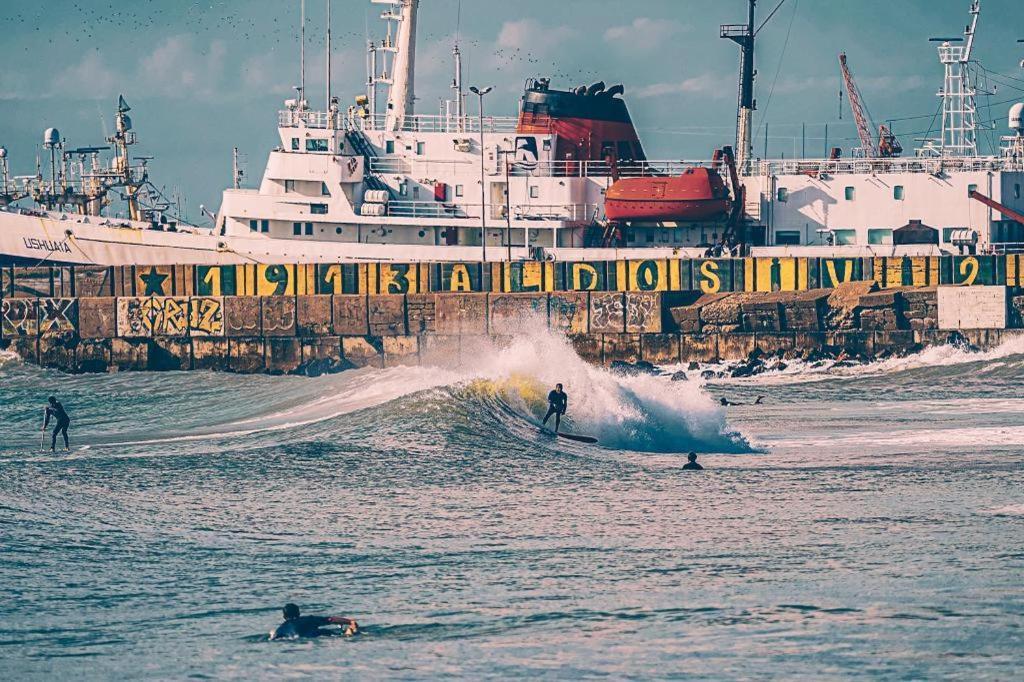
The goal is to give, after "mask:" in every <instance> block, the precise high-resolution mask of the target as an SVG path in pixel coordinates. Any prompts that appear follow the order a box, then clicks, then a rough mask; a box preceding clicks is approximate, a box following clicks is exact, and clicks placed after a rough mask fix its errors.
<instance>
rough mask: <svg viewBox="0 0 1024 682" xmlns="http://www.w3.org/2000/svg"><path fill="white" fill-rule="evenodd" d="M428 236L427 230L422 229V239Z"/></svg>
mask: <svg viewBox="0 0 1024 682" xmlns="http://www.w3.org/2000/svg"><path fill="white" fill-rule="evenodd" d="M426 236H427V232H426V230H420V239H423V238H424V237H426Z"/></svg>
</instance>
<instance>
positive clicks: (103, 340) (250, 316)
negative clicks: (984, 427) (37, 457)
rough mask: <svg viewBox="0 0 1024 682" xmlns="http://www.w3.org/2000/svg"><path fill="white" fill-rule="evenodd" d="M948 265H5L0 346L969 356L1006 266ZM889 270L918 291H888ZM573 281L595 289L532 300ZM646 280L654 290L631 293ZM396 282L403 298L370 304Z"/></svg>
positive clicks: (63, 353)
mask: <svg viewBox="0 0 1024 682" xmlns="http://www.w3.org/2000/svg"><path fill="white" fill-rule="evenodd" d="M963 258H974V259H975V260H974V261H971V260H964V259H963ZM963 258H961V259H960V260H954V259H952V258H949V259H946V258H943V259H938V258H935V259H931V258H922V259H911V258H906V259H898V260H900V261H901V263H900V264H899V267H898V268H897V267H896V266H895V265H893V264H892V263H890V262H889V261H890V260H891V259H846V260H847V261H849V263H850V264H849V265H843V264H840V267H841V268H842V269H841V270H840V271H839V272H841V273H842V275H843V276H842V277H841V279H842V280H844V281H841V282H837V286H835V287H833V288H812V287H811V284H812V283H813V281H814V280H815V279H819V280H820V276H821V273H822V272H825V273H828V272H830V270H831V269H832V268H833V267H835V263H833V262H832V261H837V260H842V259H788V261H791V262H788V261H787V259H740V260H733V261H712V260H707V261H629V262H621V263H607V264H596V265H595V264H566V263H559V264H555V263H524V264H520V263H515V264H512V265H511V266H510V265H509V264H500V263H494V264H488V266H486V267H484V266H481V265H480V264H437V265H426V264H419V265H408V266H400V265H395V264H358V265H351V266H348V265H331V266H302V265H298V266H296V265H291V266H288V265H282V266H230V267H218V268H199V267H193V266H173V267H164V268H160V267H150V266H145V267H135V266H123V267H115V268H104V267H90V268H81V267H76V268H70V267H54V268H48V267H41V268H10V267H6V268H0V275H2V282H0V284H2V290H0V293H2V295H3V299H2V301H0V321H2V325H0V347H2V348H4V349H7V350H12V351H14V352H16V353H17V354H18V355H20V356H21V357H23V358H24V359H25V360H27V361H29V362H34V363H38V364H41V365H43V366H46V367H54V368H57V369H60V370H63V371H67V372H105V371H115V370H189V369H207V370H218V371H232V372H243V373H260V372H270V373H301V374H308V375H316V374H322V373H326V372H336V371H341V370H344V369H348V368H353V367H365V366H373V367H389V366H396V365H408V364H419V363H427V364H435V363H438V362H443V361H450V360H451V359H453V358H458V357H460V355H461V356H463V359H464V360H467V361H471V360H472V357H473V354H474V353H475V352H478V349H479V347H480V341H481V340H483V339H487V338H492V339H497V340H499V341H500V340H501V339H505V338H508V337H510V336H514V335H515V334H517V333H519V332H520V331H521V330H522V329H524V327H525V326H527V325H530V326H532V327H534V328H537V327H540V328H544V327H546V328H548V329H550V330H552V331H554V332H557V333H562V334H565V335H567V336H568V338H569V339H570V340H571V342H572V344H573V345H574V347H575V348H576V350H577V352H579V354H580V355H581V356H582V357H584V358H585V359H587V360H588V361H591V362H594V363H598V364H602V363H603V364H611V363H614V362H624V363H635V362H639V361H646V362H650V363H654V364H659V365H668V364H675V363H690V362H713V361H719V360H743V359H745V358H748V357H751V356H752V355H770V354H778V355H786V356H787V357H797V356H807V355H810V354H813V353H822V352H826V353H831V354H834V355H835V354H843V355H846V356H850V357H857V358H861V359H870V358H873V357H878V356H883V355H888V354H894V353H907V352H912V351H914V350H917V349H920V348H922V347H924V346H928V345H935V344H941V343H946V342H947V341H948V340H949V339H950V336H951V334H953V333H955V334H956V338H957V339H961V340H963V341H965V342H967V343H970V344H973V345H975V346H978V347H982V348H984V347H991V346H993V345H996V344H998V343H1000V342H1001V341H1003V340H1005V339H1006V338H1009V337H1011V336H1014V335H1017V334H1020V333H1022V332H1020V331H1017V329H1018V328H1020V327H1021V317H1022V315H1021V310H1022V308H1024V296H1019V295H1017V292H1018V286H1017V285H1018V281H1017V279H1016V278H1017V277H1018V273H1020V272H1021V270H1020V268H1018V266H1019V265H1021V263H1020V262H1018V257H1017V256H999V257H996V256H990V257H963ZM978 259H983V260H978ZM865 260H867V261H870V262H869V263H867V265H868V267H865V265H866V264H865V263H864V262H863V261H865ZM762 261H767V262H762ZM780 261H787V262H780ZM875 261H882V262H881V263H878V264H876V263H875ZM902 261H907V263H903V262H902ZM917 261H920V262H917ZM712 263H715V264H718V269H717V270H715V272H717V273H723V272H729V273H731V274H730V277H729V279H728V282H729V289H728V290H722V289H723V287H721V286H719V287H717V288H718V289H719V290H718V291H710V292H706V291H705V289H708V288H710V287H708V286H701V282H702V281H703V280H699V279H698V280H694V274H695V273H700V272H701V270H702V268H703V269H704V270H706V271H709V272H710V270H709V269H708V267H709V266H708V264H712ZM855 263H859V265H857V267H854V264H855ZM965 263H966V264H967V265H966V266H964V267H962V266H963V265H964V264H965ZM459 265H462V266H464V270H459V268H458V267H457V266H459ZM580 265H583V266H586V267H584V268H582V269H581V268H578V267H576V266H580ZM876 266H877V267H876ZM916 266H920V267H916ZM589 267H593V268H594V270H595V271H596V272H597V273H598V275H597V276H595V275H594V273H593V272H591V271H590V270H587V269H586V268H589ZM975 267H977V271H976V272H975V271H974V270H973V269H974V268H975ZM801 268H803V273H804V274H803V275H802V274H801ZM559 271H560V272H562V276H561V277H559V276H558V275H557V273H558V272H559ZM609 271H615V275H614V276H613V277H612V278H611V279H609V277H608V273H609ZM962 271H966V272H967V273H968V274H971V273H972V272H974V279H973V281H972V284H970V285H968V284H967V283H966V282H954V283H953V284H952V285H951V286H945V285H943V279H944V276H943V274H942V273H943V272H946V273H948V276H949V277H950V278H953V279H954V280H955V279H956V277H954V273H961V272H962ZM582 272H588V273H589V275H588V277H591V278H590V279H586V278H583V277H582V275H581V274H580V273H582ZM602 272H603V273H604V279H603V281H599V280H600V277H599V275H600V274H601V273H602ZM812 272H817V275H816V276H815V277H811V274H812ZM672 273H675V275H673V274H672ZM684 273H686V274H685V276H684ZM737 273H740V274H737ZM858 273H859V274H860V278H856V277H854V275H855V274H858ZM865 273H867V274H870V275H871V276H870V277H864V275H865ZM847 274H849V275H850V277H846V275H847ZM982 274H984V276H982ZM804 275H806V276H804ZM904 275H906V276H907V278H909V279H911V280H913V279H914V278H915V277H916V278H917V280H918V282H919V286H916V287H915V286H904V285H902V284H900V285H899V286H895V283H897V282H900V283H902V282H903V281H904ZM574 277H575V279H574ZM1011 277H1012V279H1011ZM687 278H688V279H687ZM584 279H586V281H584ZM1000 279H1001V280H1002V282H998V280H1000ZM932 280H934V281H932ZM725 281H726V279H725V278H720V279H719V280H718V282H719V284H721V283H722V282H725ZM1009 281H1012V282H1013V284H1012V285H1008V284H1007V282H1009ZM396 282H398V283H399V284H397V285H396V284H395V283H396ZM573 282H575V283H576V284H579V285H583V284H586V285H587V286H592V287H593V288H592V289H591V290H570V289H568V288H567V289H565V290H551V291H548V290H546V289H548V288H549V284H550V286H552V287H553V286H555V285H559V284H560V285H562V286H565V285H567V284H572V283H573ZM890 282H892V283H893V284H894V286H889V284H890ZM986 282H993V284H992V285H988V286H985V285H984V284H985V283H986ZM597 284H603V286H602V287H601V289H607V288H609V287H608V285H609V284H615V287H612V290H600V289H598V288H597V286H596V285H597ZM652 284H656V285H658V286H657V287H656V288H657V289H658V290H642V289H645V288H648V287H650V285H652ZM662 284H664V286H661V285H662ZM524 285H525V286H529V287H536V289H537V290H535V291H529V292H524V291H521V289H522V288H523V286H524ZM673 285H674V286H673ZM695 285H696V286H695ZM762 285H764V286H763V288H762ZM453 286H454V287H455V288H457V289H463V288H468V289H477V288H483V287H491V288H492V289H496V290H490V291H487V290H483V291H476V290H470V291H461V290H459V291H453V290H452V287H453ZM396 287H397V288H401V289H405V291H403V292H401V293H381V292H382V291H385V292H392V291H393V289H395V288H396ZM616 287H621V290H615V289H616ZM780 289H781V290H780ZM325 290H326V291H328V293H323V292H324V291H325ZM940 291H942V292H944V293H943V294H942V295H941V296H940ZM238 292H242V293H238ZM965 292H966V293H965ZM940 303H941V307H942V308H943V310H941V311H940ZM943 318H945V320H946V321H945V322H944V323H943V324H940V321H942V319H943ZM949 320H953V322H949ZM940 327H944V328H941V329H940ZM954 330H957V331H955V332H954Z"/></svg>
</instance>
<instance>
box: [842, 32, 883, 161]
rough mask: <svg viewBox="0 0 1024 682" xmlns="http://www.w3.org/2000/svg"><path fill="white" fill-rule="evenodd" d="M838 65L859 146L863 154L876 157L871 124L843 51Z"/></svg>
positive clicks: (876, 149)
mask: <svg viewBox="0 0 1024 682" xmlns="http://www.w3.org/2000/svg"><path fill="white" fill-rule="evenodd" d="M839 66H840V67H841V68H842V70H843V82H844V83H845V84H846V94H847V97H848V99H849V100H850V110H851V111H852V112H853V119H854V121H856V123H857V136H858V137H859V138H860V146H861V147H863V149H864V153H865V154H867V155H868V156H871V157H876V156H878V148H877V147H876V146H875V141H874V140H873V139H872V135H871V129H872V127H873V126H872V124H871V123H869V122H868V118H867V116H866V115H865V114H864V105H863V104H862V103H861V98H860V91H859V90H858V89H857V84H856V83H855V82H854V81H853V74H851V73H850V67H849V66H847V65H846V53H845V52H842V53H840V54H839Z"/></svg>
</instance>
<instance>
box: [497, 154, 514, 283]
mask: <svg viewBox="0 0 1024 682" xmlns="http://www.w3.org/2000/svg"><path fill="white" fill-rule="evenodd" d="M505 141H506V142H508V140H507V139H506V140H505ZM498 153H499V154H501V160H502V161H503V162H504V163H505V246H506V247H507V248H508V262H509V263H511V262H512V183H511V181H510V180H509V175H510V174H511V172H510V171H511V168H510V166H511V165H512V164H511V163H509V160H508V157H509V155H514V154H515V153H516V152H515V150H514V149H502V150H500V151H499V152H498Z"/></svg>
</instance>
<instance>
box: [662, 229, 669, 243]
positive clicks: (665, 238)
mask: <svg viewBox="0 0 1024 682" xmlns="http://www.w3.org/2000/svg"><path fill="white" fill-rule="evenodd" d="M661 241H662V243H663V244H667V243H668V230H662V231H661Z"/></svg>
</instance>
